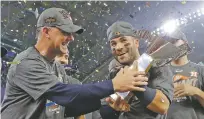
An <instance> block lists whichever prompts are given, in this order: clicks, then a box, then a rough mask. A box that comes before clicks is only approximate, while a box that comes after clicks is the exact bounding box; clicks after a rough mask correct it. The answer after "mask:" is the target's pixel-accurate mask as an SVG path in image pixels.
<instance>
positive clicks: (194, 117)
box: [167, 62, 204, 119]
mask: <svg viewBox="0 0 204 119" xmlns="http://www.w3.org/2000/svg"><path fill="white" fill-rule="evenodd" d="M171 69H172V72H173V74H174V75H173V80H174V84H175V85H176V84H190V85H192V86H195V87H198V88H199V89H201V90H202V91H204V66H201V65H197V64H195V63H193V62H189V63H188V64H186V65H183V66H171ZM167 119H204V108H203V107H202V106H201V104H200V103H199V102H198V100H197V99H196V98H194V97H190V96H185V97H180V98H174V99H173V102H172V104H171V106H170V108H169V111H168V114H167Z"/></svg>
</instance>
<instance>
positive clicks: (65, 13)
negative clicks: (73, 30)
mask: <svg viewBox="0 0 204 119" xmlns="http://www.w3.org/2000/svg"><path fill="white" fill-rule="evenodd" d="M59 12H60V13H61V14H62V16H63V17H64V19H69V20H71V21H72V18H71V16H70V14H69V13H68V12H67V11H66V10H61V11H59Z"/></svg>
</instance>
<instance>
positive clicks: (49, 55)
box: [35, 40, 56, 61]
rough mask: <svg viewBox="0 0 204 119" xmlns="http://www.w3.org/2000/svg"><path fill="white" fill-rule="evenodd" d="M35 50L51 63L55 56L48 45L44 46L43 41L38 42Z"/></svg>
mask: <svg viewBox="0 0 204 119" xmlns="http://www.w3.org/2000/svg"><path fill="white" fill-rule="evenodd" d="M35 48H36V49H37V50H38V52H39V53H40V54H41V55H42V56H44V57H45V58H46V59H47V60H48V61H53V60H54V58H55V57H56V54H55V53H54V52H53V49H52V48H50V45H49V44H45V42H44V41H43V40H39V41H38V42H37V43H36V45H35Z"/></svg>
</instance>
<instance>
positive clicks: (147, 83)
mask: <svg viewBox="0 0 204 119" xmlns="http://www.w3.org/2000/svg"><path fill="white" fill-rule="evenodd" d="M107 36H108V40H109V42H110V47H111V50H112V54H113V56H114V58H115V60H116V61H117V62H118V63H120V65H122V66H131V65H132V64H133V62H134V61H135V60H137V59H138V58H139V57H140V54H139V50H138V48H139V38H138V36H137V35H136V34H135V30H134V28H133V27H132V25H131V24H129V23H127V22H123V21H118V22H115V23H113V24H112V25H111V26H110V27H109V28H108V30H107ZM111 66H113V67H112V68H110V69H116V70H112V71H111V72H110V74H111V75H110V76H111V77H110V79H111V78H114V77H115V76H116V74H117V72H118V71H119V69H118V66H119V64H117V63H116V65H115V66H116V67H117V68H114V65H111ZM119 67H121V66H119ZM117 69H118V70H117ZM135 72H138V71H135ZM140 73H141V75H139V76H137V78H136V81H137V84H136V86H138V88H137V90H136V91H133V93H134V96H133V97H132V98H131V99H130V101H129V103H130V111H129V110H126V109H125V110H124V108H123V107H124V106H125V105H124V103H122V101H121V99H120V98H118V99H116V101H115V102H114V101H113V99H112V98H110V97H108V98H106V102H107V105H105V103H104V106H102V107H101V109H100V112H101V116H102V118H103V119H118V118H119V119H155V118H160V119H165V114H166V112H167V110H168V108H169V105H170V103H171V100H172V98H173V82H172V73H171V71H170V69H169V67H168V66H163V67H152V68H151V69H150V71H149V73H148V74H145V72H140ZM124 80H126V79H125V78H124Z"/></svg>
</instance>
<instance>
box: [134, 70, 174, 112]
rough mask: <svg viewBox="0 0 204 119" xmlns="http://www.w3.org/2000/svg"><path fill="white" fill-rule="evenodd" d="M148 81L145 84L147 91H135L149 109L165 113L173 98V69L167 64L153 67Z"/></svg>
mask: <svg viewBox="0 0 204 119" xmlns="http://www.w3.org/2000/svg"><path fill="white" fill-rule="evenodd" d="M148 83H149V85H148V86H144V87H145V89H146V91H144V92H136V91H135V92H133V93H134V94H135V95H136V96H137V97H138V98H139V99H140V101H141V102H142V103H143V104H144V105H145V106H146V107H147V108H148V109H149V110H151V111H153V112H156V113H159V114H165V113H166V112H167V110H168V108H169V105H170V102H171V100H172V98H173V80H172V72H171V70H170V69H169V67H167V66H164V67H160V68H159V69H157V68H153V69H151V70H150V77H149V81H148Z"/></svg>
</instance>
